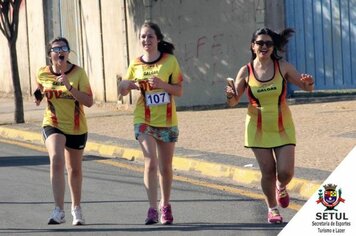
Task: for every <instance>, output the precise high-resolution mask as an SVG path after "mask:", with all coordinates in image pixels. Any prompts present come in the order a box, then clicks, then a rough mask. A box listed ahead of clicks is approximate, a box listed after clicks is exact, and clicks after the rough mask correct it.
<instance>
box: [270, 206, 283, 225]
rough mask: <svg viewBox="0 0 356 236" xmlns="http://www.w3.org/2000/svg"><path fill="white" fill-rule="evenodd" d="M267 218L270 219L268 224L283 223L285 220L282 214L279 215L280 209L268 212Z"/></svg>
mask: <svg viewBox="0 0 356 236" xmlns="http://www.w3.org/2000/svg"><path fill="white" fill-rule="evenodd" d="M267 217H268V223H271V224H281V223H283V218H282V216H281V214H279V210H278V209H272V210H270V211H268V216H267Z"/></svg>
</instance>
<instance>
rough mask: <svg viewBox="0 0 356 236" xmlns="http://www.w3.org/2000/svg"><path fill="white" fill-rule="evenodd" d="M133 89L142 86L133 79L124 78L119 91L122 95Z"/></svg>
mask: <svg viewBox="0 0 356 236" xmlns="http://www.w3.org/2000/svg"><path fill="white" fill-rule="evenodd" d="M132 89H136V90H138V89H140V88H139V86H138V85H137V84H136V83H135V82H134V81H131V80H122V81H120V84H119V93H120V94H121V95H122V96H125V95H127V94H128V93H129V92H130V90H132Z"/></svg>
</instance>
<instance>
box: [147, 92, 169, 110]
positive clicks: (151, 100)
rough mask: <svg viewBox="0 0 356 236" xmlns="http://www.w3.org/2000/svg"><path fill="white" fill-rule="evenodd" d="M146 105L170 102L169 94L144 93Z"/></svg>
mask: <svg viewBox="0 0 356 236" xmlns="http://www.w3.org/2000/svg"><path fill="white" fill-rule="evenodd" d="M145 99H146V105H147V106H157V105H163V104H167V103H170V101H171V99H170V95H169V94H168V93H167V92H156V93H155V92H149V91H146V94H145Z"/></svg>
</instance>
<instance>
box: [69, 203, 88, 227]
mask: <svg viewBox="0 0 356 236" xmlns="http://www.w3.org/2000/svg"><path fill="white" fill-rule="evenodd" d="M72 216H73V223H72V225H84V224H85V220H84V218H83V213H82V208H81V207H80V206H76V207H74V209H72Z"/></svg>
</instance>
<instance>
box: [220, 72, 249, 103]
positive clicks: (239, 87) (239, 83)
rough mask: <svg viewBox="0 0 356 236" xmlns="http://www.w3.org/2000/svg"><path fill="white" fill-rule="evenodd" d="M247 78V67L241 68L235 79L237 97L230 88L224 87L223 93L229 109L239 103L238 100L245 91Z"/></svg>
mask: <svg viewBox="0 0 356 236" xmlns="http://www.w3.org/2000/svg"><path fill="white" fill-rule="evenodd" d="M247 77H248V68H247V66H244V67H241V69H240V70H239V72H238V73H237V76H236V79H235V88H236V91H237V95H235V93H234V91H233V89H232V88H231V87H230V86H226V88H225V92H226V98H227V104H228V105H229V106H230V107H233V106H236V105H237V104H238V103H239V101H240V98H241V96H242V95H243V94H244V92H245V89H246V81H247Z"/></svg>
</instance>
